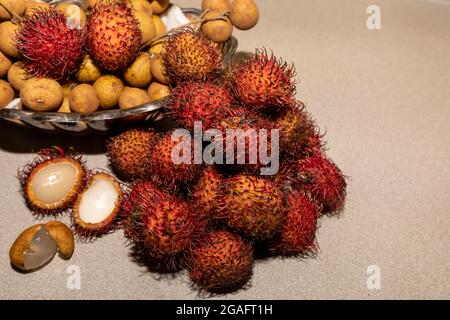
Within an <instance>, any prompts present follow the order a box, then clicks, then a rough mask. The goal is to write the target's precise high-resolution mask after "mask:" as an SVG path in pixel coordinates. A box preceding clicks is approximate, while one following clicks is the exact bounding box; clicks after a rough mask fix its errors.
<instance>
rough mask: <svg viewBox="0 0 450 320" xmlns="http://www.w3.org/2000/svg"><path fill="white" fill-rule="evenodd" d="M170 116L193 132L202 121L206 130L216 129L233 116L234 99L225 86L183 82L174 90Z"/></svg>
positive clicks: (170, 101)
mask: <svg viewBox="0 0 450 320" xmlns="http://www.w3.org/2000/svg"><path fill="white" fill-rule="evenodd" d="M168 108H169V113H168V115H169V116H170V118H172V119H173V120H174V121H176V122H177V123H179V124H181V125H182V126H183V127H185V128H187V129H189V130H192V129H193V128H194V122H196V121H201V122H202V125H203V129H204V130H208V129H210V128H213V127H216V126H217V125H218V124H219V123H220V121H221V120H222V119H224V118H226V117H229V116H230V115H231V111H232V109H233V97H232V94H231V92H230V90H229V89H228V88H226V87H224V86H223V85H220V84H216V83H210V82H209V83H206V82H182V83H179V84H178V85H177V86H176V87H175V89H173V90H172V92H171V95H170V100H169V103H168Z"/></svg>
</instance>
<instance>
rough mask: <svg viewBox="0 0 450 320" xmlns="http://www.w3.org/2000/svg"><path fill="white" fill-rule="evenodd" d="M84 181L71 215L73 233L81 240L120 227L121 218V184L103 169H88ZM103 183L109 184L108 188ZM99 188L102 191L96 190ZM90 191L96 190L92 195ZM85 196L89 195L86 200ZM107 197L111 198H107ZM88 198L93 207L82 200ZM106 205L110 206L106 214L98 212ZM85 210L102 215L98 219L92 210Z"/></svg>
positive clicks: (93, 238)
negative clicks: (89, 206) (84, 183)
mask: <svg viewBox="0 0 450 320" xmlns="http://www.w3.org/2000/svg"><path fill="white" fill-rule="evenodd" d="M86 181H87V182H86V186H85V188H84V190H83V191H82V192H81V193H80V194H79V195H78V197H77V200H76V201H75V203H74V206H73V209H72V215H71V217H72V225H73V229H74V233H75V234H76V235H77V236H78V237H79V238H80V239H82V240H87V241H92V240H95V239H97V238H100V237H102V236H104V235H106V234H110V233H112V232H114V231H115V230H117V229H118V228H119V227H120V221H121V220H122V216H121V211H120V203H121V199H122V194H123V191H122V186H121V184H120V183H119V182H118V181H117V180H116V179H115V178H114V177H113V176H111V174H110V173H108V172H107V171H104V170H94V171H90V172H89V173H88V176H87V180H86ZM102 181H103V184H102V185H100V184H99V183H102ZM105 183H107V184H109V185H110V188H109V190H108V189H107V187H106V186H105ZM99 188H102V191H98V189H99ZM94 189H95V191H94ZM111 191H112V192H111ZM88 192H91V194H90V195H88ZM92 192H96V194H94V195H93V194H92ZM99 192H100V194H99ZM114 193H115V194H114ZM86 196H90V199H87V200H86V198H85V197H86ZM108 197H109V198H111V199H108ZM88 200H91V201H93V203H94V204H93V205H92V206H93V208H90V209H87V208H86V204H85V202H83V201H88ZM99 202H101V204H100V203H99ZM108 202H109V203H108ZM108 205H109V206H112V207H111V208H109V212H108V214H107V215H105V214H104V213H99V211H101V210H106V209H108V208H107V206H108ZM86 210H89V211H91V210H92V211H94V212H95V213H96V214H97V215H98V214H100V215H101V216H104V217H103V218H102V219H99V217H98V216H94V215H93V213H92V211H91V212H86ZM82 211H83V212H82ZM86 220H90V221H86ZM94 220H95V221H94Z"/></svg>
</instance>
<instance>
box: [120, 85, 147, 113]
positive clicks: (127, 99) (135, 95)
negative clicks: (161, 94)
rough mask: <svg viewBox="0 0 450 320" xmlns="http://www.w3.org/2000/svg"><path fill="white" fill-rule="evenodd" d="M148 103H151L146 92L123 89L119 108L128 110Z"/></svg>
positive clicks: (136, 89)
mask: <svg viewBox="0 0 450 320" xmlns="http://www.w3.org/2000/svg"><path fill="white" fill-rule="evenodd" d="M149 102H151V99H150V96H149V95H148V93H147V91H145V90H142V89H138V88H131V87H125V88H124V89H123V91H122V94H121V95H120V98H119V107H120V109H122V110H128V109H131V108H134V107H137V106H140V105H143V104H145V103H149Z"/></svg>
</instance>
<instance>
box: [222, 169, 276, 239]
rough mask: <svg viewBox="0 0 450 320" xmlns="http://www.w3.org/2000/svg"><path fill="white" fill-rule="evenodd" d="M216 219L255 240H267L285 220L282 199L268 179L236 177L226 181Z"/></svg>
mask: <svg viewBox="0 0 450 320" xmlns="http://www.w3.org/2000/svg"><path fill="white" fill-rule="evenodd" d="M218 200H219V201H218V205H217V206H218V212H217V218H218V219H219V220H223V221H224V222H225V223H226V224H227V225H228V226H229V227H231V228H233V229H235V230H238V231H240V232H242V233H243V234H245V235H246V236H248V237H250V238H252V239H256V240H265V239H269V238H271V237H272V236H274V235H275V234H276V232H277V231H278V230H279V229H280V227H281V224H282V222H283V219H284V212H283V196H282V193H281V191H280V190H279V188H278V186H277V185H276V184H275V183H273V182H272V181H270V180H268V179H264V178H261V177H256V176H249V175H238V176H234V177H231V178H228V179H226V180H225V183H224V185H223V188H222V190H221V192H220V196H219V199H218Z"/></svg>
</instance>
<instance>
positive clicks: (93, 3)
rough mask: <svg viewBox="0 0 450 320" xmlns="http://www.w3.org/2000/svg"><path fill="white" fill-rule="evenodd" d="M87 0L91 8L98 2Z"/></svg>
mask: <svg viewBox="0 0 450 320" xmlns="http://www.w3.org/2000/svg"><path fill="white" fill-rule="evenodd" d="M87 2H88V4H89V7H90V8H94V7H95V5H96V4H97V0H87Z"/></svg>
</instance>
